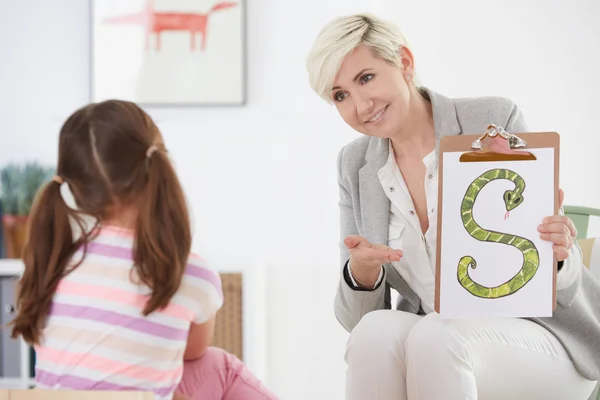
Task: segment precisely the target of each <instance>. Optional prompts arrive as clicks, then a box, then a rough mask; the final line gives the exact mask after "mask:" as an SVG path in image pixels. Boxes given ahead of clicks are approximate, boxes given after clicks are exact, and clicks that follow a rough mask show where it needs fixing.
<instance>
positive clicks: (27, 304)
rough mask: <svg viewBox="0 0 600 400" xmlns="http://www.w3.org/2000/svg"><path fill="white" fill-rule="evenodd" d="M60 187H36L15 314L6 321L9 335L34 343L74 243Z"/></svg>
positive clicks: (38, 335)
mask: <svg viewBox="0 0 600 400" xmlns="http://www.w3.org/2000/svg"><path fill="white" fill-rule="evenodd" d="M60 187H61V185H60V183H58V182H56V181H51V182H49V183H47V184H46V185H45V186H44V187H43V188H41V189H40V190H39V191H38V193H37V195H36V198H35V200H34V204H33V207H32V210H31V213H30V215H29V218H28V223H27V239H26V242H25V246H24V249H23V254H22V258H23V262H24V264H25V271H24V273H23V276H22V277H21V279H20V281H19V284H18V287H17V316H16V317H15V319H14V320H13V321H12V322H11V323H10V325H13V329H12V334H11V336H12V337H13V338H16V337H18V336H19V335H21V336H22V337H23V339H24V340H25V341H26V342H27V343H29V344H37V343H38V341H39V338H40V333H41V331H42V329H43V328H44V324H45V321H46V317H47V316H48V313H49V311H50V305H51V303H52V298H53V296H54V293H55V292H56V288H57V286H58V283H59V282H60V280H61V278H62V277H63V276H64V274H65V270H66V266H67V264H68V262H69V260H70V259H71V257H72V255H73V253H74V252H75V250H76V249H77V246H78V243H73V233H72V230H71V225H70V223H69V208H68V206H67V205H66V204H65V202H64V200H63V198H62V196H61V194H60Z"/></svg>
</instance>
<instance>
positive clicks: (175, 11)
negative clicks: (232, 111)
mask: <svg viewBox="0 0 600 400" xmlns="http://www.w3.org/2000/svg"><path fill="white" fill-rule="evenodd" d="M245 14H246V13H245V0H92V1H91V27H92V28H91V29H92V32H91V62H90V65H91V87H90V93H91V101H94V102H96V101H102V100H106V99H115V98H118V99H122V100H130V101H134V102H136V103H138V104H140V105H146V106H203V105H206V106H210V105H223V106H241V105H244V104H245V103H246V46H245V37H246V35H245Z"/></svg>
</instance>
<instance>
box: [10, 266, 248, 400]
mask: <svg viewBox="0 0 600 400" xmlns="http://www.w3.org/2000/svg"><path fill="white" fill-rule="evenodd" d="M220 276H221V282H222V284H221V286H222V287H223V296H224V300H223V307H222V308H221V310H219V313H218V314H217V320H216V321H215V334H214V336H213V340H212V342H211V346H214V347H218V348H220V349H223V350H225V351H227V352H229V353H231V354H233V355H235V356H236V357H237V358H239V359H240V360H242V361H243V359H244V358H243V355H244V347H243V340H244V332H243V319H242V315H243V311H244V310H243V304H242V300H243V279H242V278H243V276H242V274H241V273H220ZM0 400H1V399H0Z"/></svg>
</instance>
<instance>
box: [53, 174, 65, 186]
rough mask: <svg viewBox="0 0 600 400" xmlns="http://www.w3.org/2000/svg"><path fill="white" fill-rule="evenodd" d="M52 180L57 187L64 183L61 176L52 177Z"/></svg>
mask: <svg viewBox="0 0 600 400" xmlns="http://www.w3.org/2000/svg"><path fill="white" fill-rule="evenodd" d="M52 180H53V181H54V182H56V183H58V184H59V185H62V184H63V183H64V182H65V180H64V179H63V178H62V176H60V175H54V176H53V177H52Z"/></svg>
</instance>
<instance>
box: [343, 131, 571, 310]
mask: <svg viewBox="0 0 600 400" xmlns="http://www.w3.org/2000/svg"><path fill="white" fill-rule="evenodd" d="M389 149H390V151H389V156H388V159H387V162H386V163H385V165H384V166H383V167H381V169H379V171H378V176H379V181H380V183H381V186H382V187H383V190H384V191H385V193H386V194H387V196H388V198H389V199H390V203H391V205H390V222H389V227H388V246H389V247H391V248H393V249H399V250H402V251H403V257H402V258H401V260H400V261H394V262H392V265H393V266H394V268H395V269H396V270H397V271H398V273H399V274H400V276H402V278H403V279H404V280H405V281H406V283H407V284H408V285H409V286H410V287H411V289H412V290H413V291H414V292H415V293H416V294H417V295H418V296H419V298H420V299H421V307H422V308H423V311H425V312H426V313H430V312H432V311H433V310H434V304H435V303H434V302H435V269H436V246H437V199H438V168H437V157H436V153H437V152H436V151H435V150H434V151H432V152H431V153H429V154H427V155H426V156H425V157H424V158H423V164H424V165H425V182H424V183H425V198H426V200H427V210H428V214H429V215H428V217H429V228H428V229H427V232H425V234H424V235H423V233H422V229H421V224H420V222H419V217H418V216H417V213H416V211H415V207H414V204H413V202H412V198H411V196H410V192H409V191H408V187H407V186H406V182H405V181H404V178H403V177H402V173H401V172H400V168H399V167H398V164H397V163H396V158H395V156H394V150H393V148H392V143H391V141H390V143H389ZM581 261H582V255H581V252H580V250H579V248H578V247H577V246H574V247H573V249H572V250H571V251H570V252H569V257H568V258H567V259H566V260H565V262H564V265H563V267H562V269H561V270H560V273H559V274H558V276H557V282H556V286H557V290H560V289H563V288H565V287H567V286H569V285H571V284H572V283H573V282H574V281H575V280H576V279H578V278H579V277H580V276H581V269H580V267H581ZM574 265H576V266H579V268H574V267H573V266H574ZM348 267H349V268H351V267H350V263H348ZM350 271H351V269H350ZM350 271H349V272H350ZM348 275H349V276H350V279H351V280H352V283H353V284H354V286H358V285H357V284H356V282H355V280H354V278H353V276H352V273H349V274H348ZM381 279H383V268H381V272H380V273H379V278H378V279H377V282H376V283H375V286H374V287H377V286H378V285H379V284H380V282H381Z"/></svg>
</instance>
